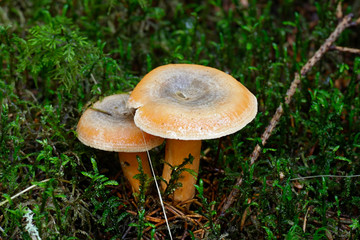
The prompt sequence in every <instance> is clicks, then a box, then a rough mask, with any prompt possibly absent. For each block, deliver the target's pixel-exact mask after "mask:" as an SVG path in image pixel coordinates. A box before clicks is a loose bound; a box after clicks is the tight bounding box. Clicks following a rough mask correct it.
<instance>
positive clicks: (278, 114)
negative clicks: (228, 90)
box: [217, 14, 360, 221]
mask: <svg viewBox="0 0 360 240" xmlns="http://www.w3.org/2000/svg"><path fill="white" fill-rule="evenodd" d="M352 17H353V16H352V14H349V15H347V16H345V17H344V18H343V19H342V21H341V22H340V23H339V24H338V25H337V27H336V28H335V30H334V31H333V32H332V33H331V35H330V36H329V37H328V39H326V41H325V42H324V44H323V45H321V47H320V48H319V49H318V50H317V51H316V52H315V54H314V56H313V57H312V58H310V60H309V61H308V62H307V63H306V64H305V65H304V66H303V67H302V69H301V71H300V75H301V76H305V75H306V74H307V73H308V72H309V71H310V70H311V68H312V67H313V66H314V65H315V64H316V63H317V62H318V61H319V60H320V59H321V57H322V56H323V55H324V54H325V53H326V52H327V51H328V50H329V49H330V47H331V46H332V45H333V43H334V42H335V40H336V39H337V38H338V37H339V36H340V34H341V33H342V32H343V31H344V30H345V29H346V28H347V27H349V26H354V25H356V24H359V23H360V18H359V19H358V20H357V21H356V22H351V20H352ZM300 81H301V78H300V76H299V74H298V73H295V78H294V80H293V81H292V83H291V85H290V88H289V89H288V91H287V92H286V96H285V104H286V105H288V104H289V103H290V101H291V98H292V96H293V95H294V93H295V91H296V89H297V87H298V85H299V84H300ZM283 112H284V109H283V103H280V105H279V107H278V108H277V109H276V112H275V114H274V115H273V117H272V119H271V121H270V123H269V125H268V126H267V127H266V129H265V131H264V133H263V134H262V136H261V143H262V145H263V146H264V145H265V144H266V141H267V140H268V139H269V137H270V136H271V133H272V131H273V130H274V129H275V127H276V125H277V123H278V122H279V120H280V117H281V116H282V114H283ZM260 151H261V147H260V145H259V144H258V145H256V147H255V149H254V151H253V153H252V154H251V159H250V165H253V164H254V163H255V161H256V160H257V159H258V157H259V155H260ZM242 181H243V179H242V177H241V176H240V177H239V178H238V179H237V180H236V184H235V185H234V187H233V189H232V191H231V192H230V194H229V195H228V197H227V198H226V200H225V203H224V205H223V207H222V208H221V211H220V214H219V217H223V216H225V213H226V210H227V209H228V208H229V207H230V206H231V205H232V203H233V202H234V200H235V198H236V197H237V195H238V193H239V187H240V186H241V184H242ZM218 220H219V218H218V219H217V221H218Z"/></svg>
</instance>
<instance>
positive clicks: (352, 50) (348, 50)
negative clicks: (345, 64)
mask: <svg viewBox="0 0 360 240" xmlns="http://www.w3.org/2000/svg"><path fill="white" fill-rule="evenodd" d="M330 50H337V51H339V52H345V53H353V54H360V49H356V48H348V47H340V46H331V47H330Z"/></svg>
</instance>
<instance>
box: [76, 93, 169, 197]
mask: <svg viewBox="0 0 360 240" xmlns="http://www.w3.org/2000/svg"><path fill="white" fill-rule="evenodd" d="M128 99H129V94H126V93H125V94H116V95H111V96H108V97H105V98H104V99H102V100H100V101H98V102H96V103H95V104H94V105H93V106H92V107H90V108H88V109H87V110H86V111H85V112H84V113H83V115H82V116H81V118H80V120H79V123H78V125H77V129H76V131H77V134H78V139H79V140H80V141H81V142H82V143H83V144H85V145H87V146H90V147H93V148H97V149H101V150H105V151H113V152H118V154H119V159H120V164H121V168H122V170H123V173H124V175H125V177H126V178H127V179H128V181H129V182H130V184H131V187H132V190H133V192H139V187H140V182H139V180H137V179H134V176H135V175H136V174H139V173H140V172H139V171H138V167H139V166H138V162H137V158H136V156H139V157H140V158H141V162H142V167H143V170H144V173H146V174H148V175H149V176H151V172H150V167H149V163H148V157H147V153H146V151H148V150H150V149H152V148H154V147H157V146H159V145H160V144H161V143H162V142H163V141H164V139H163V138H160V137H156V136H152V135H150V134H147V133H145V132H143V131H141V130H140V129H139V128H138V127H136V125H135V124H134V118H133V117H134V115H133V114H134V109H129V108H127V106H126V102H127V101H128Z"/></svg>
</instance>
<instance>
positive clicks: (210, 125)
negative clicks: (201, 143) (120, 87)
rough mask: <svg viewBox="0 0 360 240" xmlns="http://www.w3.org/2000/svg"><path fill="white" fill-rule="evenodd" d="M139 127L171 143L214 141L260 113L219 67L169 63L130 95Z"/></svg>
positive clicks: (248, 95) (253, 99)
mask: <svg viewBox="0 0 360 240" xmlns="http://www.w3.org/2000/svg"><path fill="white" fill-rule="evenodd" d="M128 106H129V107H132V108H136V109H137V110H136V112H135V117H134V121H135V124H136V125H137V126H138V127H139V128H141V129H142V130H144V131H145V132H147V133H150V134H152V135H156V136H160V137H163V138H170V139H181V140H201V139H214V138H219V137H222V136H226V135H229V134H232V133H234V132H236V131H238V130H240V129H241V128H243V127H244V126H245V125H247V124H248V123H249V122H251V121H252V120H253V119H254V118H255V116H256V113H257V100H256V97H255V96H254V95H253V94H252V93H251V92H250V91H249V90H248V89H247V88H246V87H244V86H243V85H242V84H241V83H240V82H238V81H237V80H236V79H235V78H233V77H232V76H230V75H229V74H226V73H224V72H222V71H220V70H217V69H215V68H211V67H206V66H201V65H194V64H169V65H165V66H161V67H158V68H156V69H154V70H152V71H151V72H149V73H148V74H147V75H145V77H144V78H143V79H142V80H141V81H140V82H139V84H138V85H137V86H136V87H135V89H134V90H133V92H132V93H131V95H130V98H129V101H128Z"/></svg>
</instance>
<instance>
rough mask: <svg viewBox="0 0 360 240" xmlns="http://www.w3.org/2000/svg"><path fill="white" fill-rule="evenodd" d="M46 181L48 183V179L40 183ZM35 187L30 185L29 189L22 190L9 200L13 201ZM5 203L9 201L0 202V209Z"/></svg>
mask: <svg viewBox="0 0 360 240" xmlns="http://www.w3.org/2000/svg"><path fill="white" fill-rule="evenodd" d="M48 181H50V179H45V180H43V181H41V183H44V182H48ZM35 187H37V185H31V186H30V187H28V188H26V189H24V190H22V191H21V192H19V193H17V194H15V195H14V196H12V197H11V198H10V199H11V200H13V199H15V198H17V197H19V196H20V195H22V194H24V193H26V192H27V191H30V190H31V189H33V188H35ZM7 202H9V200H5V201H3V202H1V203H0V207H1V206H2V205H4V204H6V203H7Z"/></svg>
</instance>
